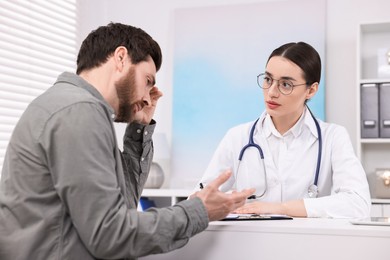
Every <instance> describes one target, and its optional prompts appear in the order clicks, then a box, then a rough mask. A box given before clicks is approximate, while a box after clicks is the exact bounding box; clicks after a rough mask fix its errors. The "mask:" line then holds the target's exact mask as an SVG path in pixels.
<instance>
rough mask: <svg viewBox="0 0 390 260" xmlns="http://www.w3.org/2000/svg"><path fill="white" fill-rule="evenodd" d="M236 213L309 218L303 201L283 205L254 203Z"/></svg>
mask: <svg viewBox="0 0 390 260" xmlns="http://www.w3.org/2000/svg"><path fill="white" fill-rule="evenodd" d="M234 213H239V214H242V213H253V214H279V215H288V216H292V217H307V213H306V208H305V204H304V203H303V200H292V201H287V202H282V203H277V202H264V201H253V202H248V203H246V204H245V205H244V206H242V207H240V208H238V209H236V210H235V211H234Z"/></svg>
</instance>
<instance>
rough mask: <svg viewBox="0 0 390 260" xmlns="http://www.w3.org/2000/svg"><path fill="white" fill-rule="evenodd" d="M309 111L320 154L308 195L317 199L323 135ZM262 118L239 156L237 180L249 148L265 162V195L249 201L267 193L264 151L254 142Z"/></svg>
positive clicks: (254, 196) (253, 196) (264, 170)
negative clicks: (253, 149)
mask: <svg viewBox="0 0 390 260" xmlns="http://www.w3.org/2000/svg"><path fill="white" fill-rule="evenodd" d="M307 109H308V110H309V112H310V115H311V117H312V118H313V120H314V123H315V125H316V129H317V134H318V154H317V165H316V171H315V176H314V182H313V184H312V185H310V186H309V190H308V194H309V197H317V195H318V178H319V175H320V168H321V158H322V134H321V128H320V124H319V122H318V120H317V119H316V118H315V116H314V115H313V113H312V112H311V110H310V109H309V107H307ZM259 119H260V118H258V119H257V120H256V121H255V122H254V123H253V125H252V128H251V131H250V134H249V141H248V143H247V144H246V145H245V146H244V147H243V148H242V149H241V151H240V154H239V156H238V160H239V162H238V166H237V175H236V179H237V178H238V171H239V168H240V164H241V160H242V158H243V156H244V153H245V151H246V149H248V148H249V147H254V148H256V149H257V150H258V151H259V154H260V158H261V160H262V161H263V172H264V180H265V189H264V191H263V193H262V194H261V195H252V196H251V197H249V198H248V199H255V198H260V197H262V196H264V194H265V193H266V191H267V171H266V169H265V163H264V153H263V149H261V147H260V145H258V144H256V143H255V142H254V140H253V136H254V132H255V128H256V124H257V122H258V121H259Z"/></svg>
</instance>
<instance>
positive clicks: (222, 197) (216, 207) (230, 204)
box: [190, 170, 255, 221]
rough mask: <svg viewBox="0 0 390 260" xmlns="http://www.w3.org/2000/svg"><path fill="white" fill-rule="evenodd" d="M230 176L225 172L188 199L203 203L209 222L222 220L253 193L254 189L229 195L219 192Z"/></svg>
mask: <svg viewBox="0 0 390 260" xmlns="http://www.w3.org/2000/svg"><path fill="white" fill-rule="evenodd" d="M231 174H232V173H231V171H230V170H229V171H225V172H224V173H222V174H220V175H219V176H218V177H217V178H216V179H215V180H214V181H212V182H210V183H209V184H207V185H206V187H204V189H202V190H200V191H197V192H196V193H194V194H193V195H191V196H190V198H193V197H199V198H200V199H201V200H202V201H203V204H204V205H205V207H206V209H207V213H208V215H209V220H210V221H215V220H220V219H223V218H224V217H226V216H227V215H228V214H229V213H230V212H232V211H234V210H235V209H237V208H238V207H240V206H242V205H244V203H245V201H246V198H247V197H249V196H250V195H252V194H253V193H254V192H255V189H246V190H242V191H240V192H238V191H236V192H233V193H231V194H228V193H224V192H221V191H220V190H219V187H220V186H221V185H222V184H223V183H225V182H226V181H227V180H228V179H229V178H230V176H231Z"/></svg>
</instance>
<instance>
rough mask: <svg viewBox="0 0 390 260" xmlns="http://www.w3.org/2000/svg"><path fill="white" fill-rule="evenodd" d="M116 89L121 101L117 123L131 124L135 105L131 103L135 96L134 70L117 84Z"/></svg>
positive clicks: (131, 69)
mask: <svg viewBox="0 0 390 260" xmlns="http://www.w3.org/2000/svg"><path fill="white" fill-rule="evenodd" d="M115 88H116V93H117V95H118V99H119V108H118V114H117V115H116V118H115V122H124V123H128V122H131V121H132V112H131V108H132V107H133V104H132V103H131V97H132V96H135V95H134V93H135V70H134V68H130V70H129V74H128V75H127V76H125V77H123V78H122V79H120V80H118V81H117V82H116V84H115Z"/></svg>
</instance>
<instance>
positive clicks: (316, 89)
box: [306, 82, 318, 99]
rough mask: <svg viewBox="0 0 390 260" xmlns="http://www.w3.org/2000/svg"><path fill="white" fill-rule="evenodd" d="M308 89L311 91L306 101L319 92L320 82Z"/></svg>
mask: <svg viewBox="0 0 390 260" xmlns="http://www.w3.org/2000/svg"><path fill="white" fill-rule="evenodd" d="M308 89H309V91H308V92H307V94H306V99H311V98H312V97H314V95H315V94H316V93H317V91H318V82H314V83H313V84H311V86H310V88H308Z"/></svg>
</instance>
